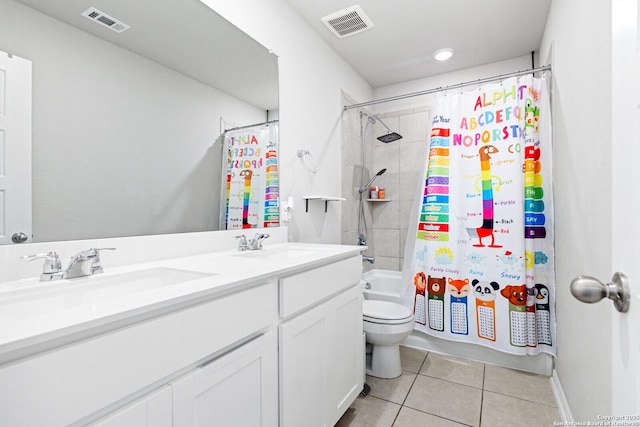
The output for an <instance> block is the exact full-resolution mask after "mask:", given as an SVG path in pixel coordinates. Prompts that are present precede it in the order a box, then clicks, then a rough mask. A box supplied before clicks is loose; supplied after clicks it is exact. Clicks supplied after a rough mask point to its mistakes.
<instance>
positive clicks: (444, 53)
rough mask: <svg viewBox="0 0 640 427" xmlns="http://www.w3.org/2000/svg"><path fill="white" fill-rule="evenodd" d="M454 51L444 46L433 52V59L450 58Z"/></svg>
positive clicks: (444, 59)
mask: <svg viewBox="0 0 640 427" xmlns="http://www.w3.org/2000/svg"><path fill="white" fill-rule="evenodd" d="M454 53H455V51H454V50H453V49H451V48H449V47H445V48H444V49H438V50H436V51H435V52H433V59H435V60H436V61H446V60H448V59H450V58H451V57H452V56H453V54H454Z"/></svg>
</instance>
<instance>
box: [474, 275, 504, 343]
mask: <svg viewBox="0 0 640 427" xmlns="http://www.w3.org/2000/svg"><path fill="white" fill-rule="evenodd" d="M471 284H472V285H473V294H474V295H475V297H476V325H477V326H478V336H479V337H480V338H484V339H487V340H490V341H495V340H496V303H495V301H496V295H497V291H498V289H500V285H499V284H498V283H497V282H486V281H480V280H478V279H473V281H472V282H471Z"/></svg>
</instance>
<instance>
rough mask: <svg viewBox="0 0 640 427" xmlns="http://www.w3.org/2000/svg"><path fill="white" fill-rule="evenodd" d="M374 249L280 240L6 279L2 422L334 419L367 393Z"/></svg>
mask: <svg viewBox="0 0 640 427" xmlns="http://www.w3.org/2000/svg"><path fill="white" fill-rule="evenodd" d="M236 234H237V233H236ZM114 246H116V245H114ZM361 250H362V248H361V247H356V246H339V245H320V244H296V243H277V242H274V244H271V245H270V244H269V242H267V243H265V248H264V249H263V250H260V251H247V252H238V251H236V250H229V249H226V250H217V251H212V252H206V253H200V254H191V255H189V256H182V257H172V258H167V259H161V260H153V261H148V262H141V263H134V264H126V263H121V264H122V265H119V266H117V267H111V268H110V266H109V262H108V258H107V257H105V260H104V261H103V266H104V269H105V273H102V274H99V275H94V276H89V277H86V278H77V279H71V280H61V281H58V282H49V283H43V282H38V281H37V278H34V279H26V280H13V281H8V282H3V283H0V395H1V396H2V399H0V424H1V425H11V426H23V425H24V426H33V425H47V426H57V425H86V424H90V425H98V426H136V427H137V426H145V425H147V426H154V427H155V426H193V425H243V426H244V425H247V426H248V425H251V426H259V425H262V426H277V425H281V426H299V425H310V426H315V425H317V426H322V425H334V424H335V423H336V422H337V420H338V419H339V418H340V416H341V415H342V414H343V413H344V411H346V409H347V408H348V407H349V405H350V404H351V403H352V402H353V400H355V398H356V397H357V395H358V393H359V392H360V391H361V390H362V387H363V351H364V349H363V339H362V294H361V289H360V278H361V271H362V265H361V257H360V251H361ZM1 256H2V254H0V257H1Z"/></svg>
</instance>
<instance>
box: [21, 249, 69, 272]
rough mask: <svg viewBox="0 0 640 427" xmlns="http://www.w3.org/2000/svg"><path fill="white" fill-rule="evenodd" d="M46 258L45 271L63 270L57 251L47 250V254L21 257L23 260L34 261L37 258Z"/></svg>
mask: <svg viewBox="0 0 640 427" xmlns="http://www.w3.org/2000/svg"><path fill="white" fill-rule="evenodd" d="M43 258H44V259H45V262H44V268H43V270H42V272H43V273H57V272H59V271H60V270H62V263H61V262H60V257H59V256H58V253H57V252H53V251H51V252H47V253H46V254H44V253H43V254H35V255H24V256H21V257H20V259H21V260H22V261H34V260H36V259H43Z"/></svg>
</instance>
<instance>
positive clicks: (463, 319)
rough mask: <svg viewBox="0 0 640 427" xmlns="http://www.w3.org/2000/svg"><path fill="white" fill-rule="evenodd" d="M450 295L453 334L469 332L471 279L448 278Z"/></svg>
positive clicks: (466, 333)
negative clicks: (468, 309) (468, 301)
mask: <svg viewBox="0 0 640 427" xmlns="http://www.w3.org/2000/svg"><path fill="white" fill-rule="evenodd" d="M448 284H449V286H448V291H449V295H450V311H451V313H450V320H451V333H452V334H462V335H468V334H469V317H468V314H467V296H468V295H469V294H470V293H471V287H470V286H469V279H464V280H454V279H451V278H450V279H449V280H448Z"/></svg>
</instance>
